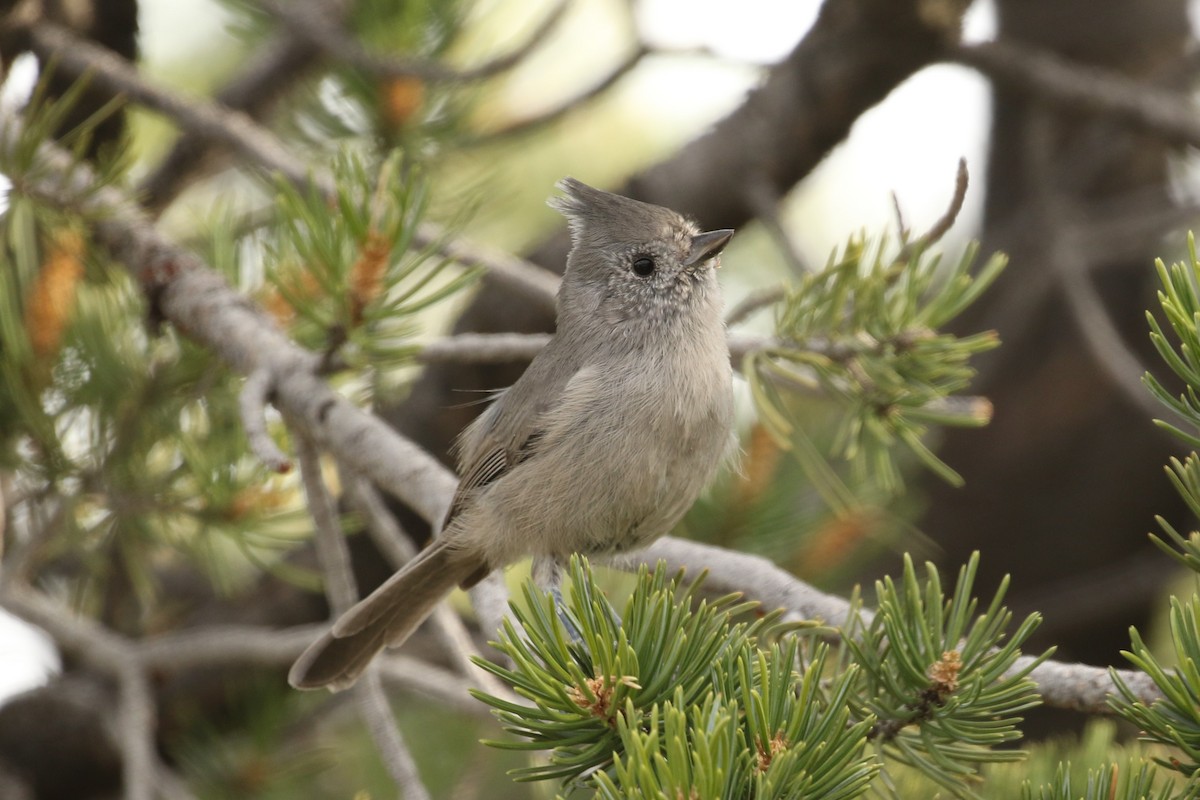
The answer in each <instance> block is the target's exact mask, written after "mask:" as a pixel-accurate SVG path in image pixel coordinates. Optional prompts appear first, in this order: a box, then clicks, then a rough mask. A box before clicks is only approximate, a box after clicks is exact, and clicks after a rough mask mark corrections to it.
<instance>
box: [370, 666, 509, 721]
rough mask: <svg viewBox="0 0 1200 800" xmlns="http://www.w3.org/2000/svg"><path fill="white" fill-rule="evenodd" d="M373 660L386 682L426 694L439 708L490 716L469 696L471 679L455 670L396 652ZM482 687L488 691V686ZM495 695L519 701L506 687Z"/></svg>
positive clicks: (470, 715)
mask: <svg viewBox="0 0 1200 800" xmlns="http://www.w3.org/2000/svg"><path fill="white" fill-rule="evenodd" d="M377 664H378V666H379V677H381V678H383V680H384V681H385V682H387V683H388V684H391V685H394V686H396V687H398V688H401V689H403V690H405V691H407V692H413V693H414V694H419V695H423V696H425V697H428V698H430V699H431V700H434V701H436V702H437V703H438V705H440V706H442V707H443V708H445V709H447V710H453V711H455V712H456V713H459V714H464V715H466V716H468V717H475V718H477V719H494V717H492V713H491V711H490V710H489V709H488V707H487V706H485V705H484V704H483V703H480V702H478V701H477V700H475V699H474V698H473V697H471V692H470V690H471V689H472V688H473V687H472V682H471V681H470V680H468V679H466V678H464V677H461V676H460V675H459V674H458V673H456V672H451V671H450V670H448V669H443V668H442V667H439V666H437V665H436V664H431V663H430V662H428V661H425V660H424V659H419V658H412V657H411V656H405V655H403V654H400V653H384V654H383V655H382V656H381V657H380V658H379V659H378V660H377ZM477 671H478V670H477ZM474 688H479V687H474ZM484 691H487V692H488V693H489V694H491V693H492V692H491V690H490V689H485V690H484ZM497 696H499V697H504V698H508V699H512V700H513V702H521V701H520V700H519V699H518V698H515V696H514V695H513V694H512V693H511V692H509V691H508V689H507V688H505V689H504V690H503V691H502V692H501V693H500V694H499V695H497Z"/></svg>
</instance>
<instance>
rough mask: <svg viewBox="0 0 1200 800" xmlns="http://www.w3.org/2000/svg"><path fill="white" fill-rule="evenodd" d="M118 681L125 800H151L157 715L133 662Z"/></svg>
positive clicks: (141, 673) (147, 685)
mask: <svg viewBox="0 0 1200 800" xmlns="http://www.w3.org/2000/svg"><path fill="white" fill-rule="evenodd" d="M117 678H118V684H119V686H120V704H119V709H118V716H117V719H118V730H119V731H120V737H121V755H122V777H123V779H124V783H125V797H126V799H127V800H154V797H155V787H157V786H158V784H159V777H158V758H157V756H156V753H157V750H156V744H155V739H154V733H155V730H156V729H157V727H158V713H157V710H156V706H155V704H154V696H153V694H152V693H151V691H150V682H149V680H147V678H146V672H145V670H144V669H142V667H141V665H140V664H138V663H137V661H136V659H129V660H127V662H126V664H125V666H124V667H123V668H122V669H121V671H120V672H119V673H118V675H117Z"/></svg>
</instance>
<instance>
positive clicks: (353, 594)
mask: <svg viewBox="0 0 1200 800" xmlns="http://www.w3.org/2000/svg"><path fill="white" fill-rule="evenodd" d="M295 434H296V435H295V440H296V455H297V457H298V458H297V460H298V461H299V462H300V479H301V481H303V483H304V494H305V496H306V497H307V498H308V509H309V512H310V513H311V515H312V519H313V527H314V533H315V535H314V537H313V540H314V543H315V544H316V547H317V560H318V561H320V563H321V574H322V575H324V576H325V596H326V597H327V598H328V600H329V608H330V610H331V611H332V612H333V615H334V616H335V617H337V616H339V615H341V614H344V613H346V612H347V611H349V610H350V607H351V606H352V605H354V604H355V603H357V602H358V587H357V586H356V585H355V583H354V569H353V567H351V565H350V551H349V550H347V549H346V542H345V541H344V540H343V538H342V526H341V523H340V522H339V521H338V514H337V507H336V504H335V503H334V500H333V497H332V495H330V493H329V487H327V486H326V485H325V478H324V477H323V476H322V475H321V458H320V455H319V454H318V453H317V449H316V447H315V446H314V445H313V443H312V441H311V440H309V439H308V438H307V437H306V436H305V435H304V434H303V432H301V431H299V430H296V431H295Z"/></svg>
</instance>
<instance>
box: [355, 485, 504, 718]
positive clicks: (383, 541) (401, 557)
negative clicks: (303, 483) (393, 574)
mask: <svg viewBox="0 0 1200 800" xmlns="http://www.w3.org/2000/svg"><path fill="white" fill-rule="evenodd" d="M342 480H343V483H344V484H345V486H346V490H347V495H348V497H349V498H350V502H351V504H352V505H353V506H354V508H355V510H356V511H358V512H359V514H360V515H361V516H362V517H363V520H364V521H365V522H366V526H367V532H368V534H370V536H371V538H372V540H373V541H374V542H375V546H376V547H378V548H379V549H380V550H381V551H382V552H383V554H384V556H385V557H386V558H387V559H388V561H389V562H390V563H391V565H392V567H393V568H395V569H400V568H401V567H402V566H404V565H405V564H406V563H408V561H409V560H410V559H411V558H412V557H413V556H414V555H416V548H415V547H414V546H413V544H412V540H411V539H409V537H408V536H406V535H405V533H404V531H403V530H401V528H400V523H399V522H397V521H396V518H395V516H394V515H392V514H391V513H390V512H389V511H388V509H387V507H386V506H385V505H384V504H383V499H382V498H381V497H380V496H379V493H378V492H376V491H375V487H373V486H371V484H370V482H368V481H365V480H363V479H362V478H361V477H360V476H357V475H354V474H353V473H350V472H348V471H346V470H343V471H342ZM430 621H431V622H432V623H433V626H434V631H435V632H436V634H437V636H438V638H439V639H440V640H441V642H442V646H443V647H444V648H445V651H446V653H447V655H449V657H450V660H451V661H452V662H453V663H454V665H455V667H456V668H457V669H458V671H459V672H460V673H461V674H462V675H463V677H465V678H467V679H468V680H470V681H471V682H472V683H473V684H475V686H476V687H477V688H479V689H482V690H483V691H485V692H487V693H489V694H493V695H498V696H503V695H505V694H506V693H507V691H508V690H507V688H506V687H504V686H503V685H502V684H501V683H500V682H499V681H497V680H496V679H495V678H494V677H493V676H492V675H491V673H487V672H484V671H483V670H481V669H479V668H478V667H477V666H475V664H473V663H472V661H471V659H472V658H479V657H482V656H481V654H480V652H479V650H478V649H476V647H475V642H474V641H473V640H472V639H471V634H470V633H469V632H468V631H467V629H466V626H465V625H463V623H462V620H461V619H460V618H459V616H458V615H457V614H455V613H454V612H453V611H452V610H451V609H450V608H449V606H447V605H446V604H445V603H438V605H437V606H436V607H435V608H434V611H433V614H432V615H431V617H430Z"/></svg>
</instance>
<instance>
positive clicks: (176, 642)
mask: <svg viewBox="0 0 1200 800" xmlns="http://www.w3.org/2000/svg"><path fill="white" fill-rule="evenodd" d="M326 627H328V626H327V625H325V624H324V623H322V624H318V625H299V626H296V627H294V628H287V629H286V630H278V631H276V630H268V629H265V628H263V627H261V626H258V625H212V626H205V627H203V628H192V629H189V630H184V631H179V632H177V633H169V634H164V635H162V636H154V637H151V638H148V639H142V640H140V641H138V642H136V643H134V645H133V646H134V648H135V649H136V651H137V656H138V659H139V660H140V661H141V662H142V664H144V665H145V666H146V668H147V669H153V670H172V669H184V668H187V667H215V666H223V665H229V664H261V665H264V666H282V665H285V664H290V663H291V662H292V661H295V660H296V656H298V655H300V653H301V652H303V650H304V648H305V647H307V646H308V645H310V644H312V641H313V639H315V638H316V637H317V636H319V635H320V634H321V633H322V632H324V630H325V628H326Z"/></svg>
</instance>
